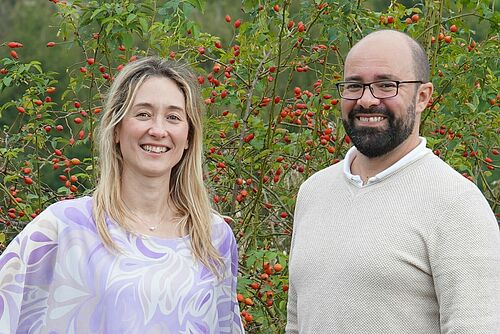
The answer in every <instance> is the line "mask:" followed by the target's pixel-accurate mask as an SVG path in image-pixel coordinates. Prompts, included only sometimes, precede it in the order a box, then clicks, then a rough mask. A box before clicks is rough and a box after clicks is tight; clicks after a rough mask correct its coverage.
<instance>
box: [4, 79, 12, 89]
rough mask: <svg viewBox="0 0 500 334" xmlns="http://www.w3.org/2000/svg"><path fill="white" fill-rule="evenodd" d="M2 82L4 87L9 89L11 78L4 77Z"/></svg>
mask: <svg viewBox="0 0 500 334" xmlns="http://www.w3.org/2000/svg"><path fill="white" fill-rule="evenodd" d="M2 81H3V84H4V85H5V87H10V84H11V83H12V77H5V78H3V80H2Z"/></svg>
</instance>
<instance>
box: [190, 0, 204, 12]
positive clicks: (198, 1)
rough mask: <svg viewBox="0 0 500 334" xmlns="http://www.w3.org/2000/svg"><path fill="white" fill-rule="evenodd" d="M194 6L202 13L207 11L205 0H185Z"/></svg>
mask: <svg viewBox="0 0 500 334" xmlns="http://www.w3.org/2000/svg"><path fill="white" fill-rule="evenodd" d="M185 1H186V2H187V3H189V4H190V5H191V6H193V7H194V8H196V9H198V10H199V11H200V12H201V13H202V14H203V13H204V12H205V1H204V0H185Z"/></svg>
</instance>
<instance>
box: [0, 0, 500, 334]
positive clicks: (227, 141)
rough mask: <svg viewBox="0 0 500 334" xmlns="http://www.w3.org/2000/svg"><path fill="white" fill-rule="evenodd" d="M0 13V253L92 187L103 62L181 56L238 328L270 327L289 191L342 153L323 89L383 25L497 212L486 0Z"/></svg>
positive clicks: (149, 1)
mask: <svg viewBox="0 0 500 334" xmlns="http://www.w3.org/2000/svg"><path fill="white" fill-rule="evenodd" d="M0 15H1V17H2V18H4V19H3V20H2V21H0V45H1V46H0V127H1V133H0V154H1V155H0V194H1V196H0V251H1V249H3V248H4V247H5V246H6V245H7V244H8V242H9V241H10V240H12V238H13V237H15V235H16V234H17V233H18V232H19V231H20V230H21V229H22V228H23V227H24V226H25V224H26V223H27V222H29V220H30V219H32V217H34V216H36V215H37V214H38V213H39V212H40V210H43V209H44V208H46V207H47V206H48V205H50V204H51V203H53V202H55V201H57V200H61V199H64V198H72V197H74V196H82V195H86V194H91V192H92V189H93V186H94V185H95V182H96V178H97V172H96V171H97V166H98V161H96V158H95V156H96V155H95V143H94V140H93V136H92V134H93V131H94V128H95V126H96V122H98V121H99V115H100V112H101V110H102V103H103V97H104V96H105V93H106V90H107V88H108V87H109V84H110V82H111V81H112V80H113V76H114V75H115V74H116V73H117V71H119V70H120V68H121V67H122V66H123V65H124V64H126V63H127V62H129V61H134V59H136V58H137V57H141V56H144V55H150V54H156V55H160V56H163V57H168V58H171V59H175V60H179V61H183V62H186V63H189V64H190V65H191V66H192V67H193V68H194V70H195V71H196V73H197V75H198V82H199V84H200V85H201V87H202V92H203V99H204V101H205V106H206V113H207V117H206V133H205V145H206V151H205V158H206V160H205V167H206V183H207V186H208V187H209V189H210V192H211V198H212V200H213V204H214V207H215V208H217V210H219V211H220V212H221V213H223V214H226V215H229V216H231V217H233V218H234V221H233V222H231V223H230V224H231V225H232V228H233V230H234V232H235V235H236V236H237V239H238V243H239V246H240V279H239V286H238V300H239V301H240V306H241V310H242V315H243V319H244V323H245V326H246V328H247V331H248V333H282V332H283V329H284V326H285V322H286V300H287V289H288V286H287V284H288V278H287V262H288V249H289V245H290V236H291V231H292V229H293V226H292V221H293V210H294V202H295V196H296V193H297V190H298V187H299V185H300V184H301V183H302V182H303V181H304V180H305V179H306V178H307V177H309V176H310V175H311V174H312V173H314V172H315V171H317V170H319V169H322V168H324V167H326V166H328V165H330V164H334V163H336V162H338V161H339V160H340V159H342V158H343V156H344V154H345V152H346V150H347V149H348V147H349V144H350V140H349V138H348V136H346V134H345V132H344V130H343V128H342V126H341V120H340V110H339V104H338V102H339V101H338V96H337V94H336V91H335V86H334V83H335V82H336V81H339V79H341V77H342V68H343V61H344V58H345V55H346V53H347V50H348V49H349V48H350V47H351V46H352V45H353V44H354V43H355V42H356V41H357V40H359V39H360V38H361V37H363V36H364V35H366V34H368V33H369V32H371V31H374V30H378V29H386V28H391V29H397V30H400V31H405V32H407V33H408V34H410V35H411V36H413V37H415V38H417V39H418V40H419V41H420V42H421V43H422V44H423V45H424V46H425V48H426V50H427V53H428V55H429V57H430V59H431V66H432V81H433V83H434V85H435V88H436V91H435V95H434V96H433V99H432V102H431V103H430V104H429V106H428V108H427V109H426V111H425V112H424V117H423V119H422V124H421V134H422V135H423V136H425V137H426V138H427V140H428V144H429V146H430V147H431V148H432V150H433V151H434V153H435V154H436V155H438V156H440V157H441V158H442V159H444V160H445V161H447V162H448V163H449V164H451V165H452V166H453V167H454V168H455V169H456V170H458V171H459V172H460V173H462V174H463V175H464V177H467V178H468V179H470V180H471V182H474V183H476V184H477V185H478V187H480V189H481V190H482V191H483V193H484V195H485V196H486V198H487V199H488V201H489V203H490V205H491V207H492V209H493V211H494V212H495V214H496V215H497V217H499V216H500V209H499V204H500V184H499V181H498V176H499V172H498V168H499V167H500V160H499V152H498V151H499V149H500V141H499V133H500V116H499V109H500V108H499V106H500V94H499V87H500V86H499V80H498V74H499V67H498V62H499V60H498V54H499V42H498V37H499V36H498V34H499V30H498V28H499V23H500V15H499V13H498V11H497V10H496V9H495V2H494V1H486V0H457V1H455V2H452V1H445V0H425V1H422V2H415V1H362V0H358V1H347V0H338V1H330V0H329V1H321V0H304V1H258V0H243V1H242V2H241V3H238V5H237V6H236V5H235V2H234V1H217V2H214V1H205V0H172V1H159V0H158V1H156V0H144V1H127V0H122V1H102V0H100V1H83V0H74V1H60V0H50V1H40V0H37V1H29V0H24V1H15V0H3V1H2V6H0ZM387 52H391V50H387ZM430 172H432V171H430ZM311 223H314V222H311ZM318 270H321V268H318ZM318 298H321V296H318Z"/></svg>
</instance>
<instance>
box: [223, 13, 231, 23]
mask: <svg viewBox="0 0 500 334" xmlns="http://www.w3.org/2000/svg"><path fill="white" fill-rule="evenodd" d="M224 19H225V20H226V22H227V23H229V22H231V16H229V15H226V17H225V18H224Z"/></svg>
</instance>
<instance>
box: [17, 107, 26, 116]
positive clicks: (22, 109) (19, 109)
mask: <svg viewBox="0 0 500 334" xmlns="http://www.w3.org/2000/svg"><path fill="white" fill-rule="evenodd" d="M16 109H17V111H19V113H21V114H24V113H25V112H26V109H24V107H16Z"/></svg>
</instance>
